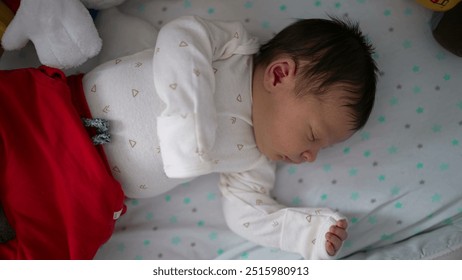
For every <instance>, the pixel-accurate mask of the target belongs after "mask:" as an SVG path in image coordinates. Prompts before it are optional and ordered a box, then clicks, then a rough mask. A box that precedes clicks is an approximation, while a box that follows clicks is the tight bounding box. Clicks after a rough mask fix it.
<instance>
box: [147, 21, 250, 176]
mask: <svg viewBox="0 0 462 280" xmlns="http://www.w3.org/2000/svg"><path fill="white" fill-rule="evenodd" d="M257 50H258V43H257V40H256V39H255V38H254V37H251V36H250V35H249V34H248V33H247V32H246V31H245V29H244V27H243V25H242V24H240V23H239V22H224V21H223V22H222V21H207V20H204V19H201V18H199V17H196V16H186V17H181V18H179V19H176V20H174V21H171V22H170V23H168V24H166V25H165V26H164V27H163V28H162V29H161V30H160V32H159V35H158V38H157V43H156V48H155V51H154V56H153V75H154V85H155V89H156V91H157V94H158V95H159V97H160V98H161V99H162V101H163V102H164V103H165V105H166V108H165V110H164V111H163V112H162V114H161V115H160V116H159V117H158V119H157V133H158V136H159V142H160V149H161V154H162V160H163V163H164V170H165V172H166V174H167V176H169V177H171V178H185V177H192V176H198V175H203V174H206V173H209V172H211V171H212V165H213V164H212V163H211V160H210V158H209V156H208V153H209V152H210V150H211V149H212V147H213V145H214V143H215V136H216V130H217V122H218V120H217V112H216V107H215V102H214V94H215V70H214V68H213V66H212V62H213V61H216V60H221V59H226V58H229V57H230V56H232V55H235V54H243V55H246V54H252V53H255V52H256V51H257Z"/></svg>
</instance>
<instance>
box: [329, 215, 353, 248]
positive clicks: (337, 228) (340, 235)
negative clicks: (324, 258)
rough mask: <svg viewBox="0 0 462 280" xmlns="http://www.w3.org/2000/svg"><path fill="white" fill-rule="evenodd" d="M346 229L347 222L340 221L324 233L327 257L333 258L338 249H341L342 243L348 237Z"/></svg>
mask: <svg viewBox="0 0 462 280" xmlns="http://www.w3.org/2000/svg"><path fill="white" fill-rule="evenodd" d="M347 227H348V223H347V221H346V220H340V221H338V222H337V223H336V224H335V225H333V226H331V227H330V228H329V231H328V232H327V233H326V239H327V240H326V251H327V254H329V256H334V255H335V254H336V253H337V251H338V250H339V249H340V247H342V243H343V241H345V239H346V238H347V236H348V235H347V232H346V228H347Z"/></svg>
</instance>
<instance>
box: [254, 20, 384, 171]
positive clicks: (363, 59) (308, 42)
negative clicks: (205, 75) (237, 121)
mask: <svg viewBox="0 0 462 280" xmlns="http://www.w3.org/2000/svg"><path fill="white" fill-rule="evenodd" d="M372 52H373V48H372V46H371V44H369V43H368V42H367V40H366V38H365V37H364V35H363V34H362V33H361V31H360V29H359V26H358V24H357V23H352V22H350V21H348V20H344V21H342V20H340V19H336V18H331V19H330V20H327V19H305V20H299V21H297V22H295V23H293V24H292V25H290V26H288V27H286V28H285V29H283V30H282V31H281V32H279V33H278V34H277V35H276V36H275V37H274V38H273V39H271V40H270V41H269V42H268V43H266V44H264V45H262V47H261V48H260V52H259V53H258V54H257V55H256V56H255V60H254V63H255V74H254V79H255V77H256V78H257V80H258V79H260V80H259V81H260V84H261V85H262V86H261V87H259V86H258V85H254V94H253V95H254V100H255V101H257V102H259V103H262V104H264V105H259V104H255V106H254V107H255V108H254V109H253V115H254V128H255V136H256V141H257V145H258V147H259V149H260V150H261V151H262V152H263V153H264V154H265V155H267V156H268V157H269V158H271V159H273V160H278V159H282V160H286V161H288V162H295V163H299V162H303V161H314V159H315V158H316V155H317V152H318V151H319V150H320V149H322V148H325V147H327V146H331V145H333V144H336V143H338V142H341V141H343V140H346V139H348V138H349V137H350V136H351V135H352V134H353V133H354V132H355V131H357V130H359V129H360V128H362V127H363V126H364V125H365V123H366V122H367V120H368V118H369V115H370V113H371V111H372V107H373V103H374V99H375V90H376V82H377V66H376V64H375V62H374V59H373V58H372ZM257 80H254V83H255V81H257ZM265 92H266V93H269V95H266V96H265ZM278 94H279V95H278ZM276 97H284V98H285V99H284V98H283V99H275V98H276ZM260 101H261V102H260ZM289 101H290V102H289ZM286 102H287V103H286ZM284 106H286V107H287V108H284ZM263 107H264V108H263ZM298 107H299V108H298ZM297 110H299V111H297ZM292 115H294V116H292ZM295 115H296V116H295ZM280 119H283V120H284V119H285V121H283V120H280ZM305 119H306V120H305ZM295 123H297V124H295ZM297 126H299V127H297ZM284 127H286V128H287V127H290V129H288V130H287V131H285V130H286V129H285V128H284ZM303 129H305V130H307V131H305V132H303ZM296 130H299V131H298V132H296V133H292V132H294V131H296ZM265 131H266V132H265ZM315 132H316V133H317V134H319V135H314V134H316V133H315ZM303 133H305V134H308V136H306V138H308V140H309V141H308V143H302V140H300V139H299V140H298V141H295V142H294V143H289V142H292V139H293V138H300V137H302V135H300V134H303ZM292 134H294V135H292ZM314 136H315V137H314ZM284 138H285V140H284ZM282 142H284V143H282ZM290 146H297V147H296V148H292V147H290Z"/></svg>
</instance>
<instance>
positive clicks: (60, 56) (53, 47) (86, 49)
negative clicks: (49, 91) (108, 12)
mask: <svg viewBox="0 0 462 280" xmlns="http://www.w3.org/2000/svg"><path fill="white" fill-rule="evenodd" d="M124 1H125V0H21V1H20V5H19V8H18V10H17V12H16V15H15V16H14V18H13V20H12V21H11V22H10V23H9V25H8V26H7V28H6V30H5V32H4V34H3V37H2V45H3V48H4V49H5V50H17V49H21V48H23V47H24V46H25V45H26V44H27V43H28V41H29V40H30V41H32V42H33V44H34V46H35V49H36V51H37V55H38V58H39V60H40V62H41V63H42V64H44V65H48V66H52V67H55V68H60V69H68V68H73V67H76V66H79V65H81V64H82V63H84V62H85V61H87V60H88V59H89V58H91V57H94V56H96V55H97V54H98V53H99V52H100V50H101V46H102V40H101V38H100V36H99V34H98V31H97V29H96V27H95V24H94V22H93V19H92V17H91V15H90V12H89V11H88V8H91V9H106V8H109V7H113V6H117V5H119V4H121V3H122V2H124Z"/></svg>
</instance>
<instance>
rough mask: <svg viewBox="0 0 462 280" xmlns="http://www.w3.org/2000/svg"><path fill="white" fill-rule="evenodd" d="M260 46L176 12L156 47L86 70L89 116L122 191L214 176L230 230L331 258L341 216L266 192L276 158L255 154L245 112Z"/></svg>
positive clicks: (148, 191)
mask: <svg viewBox="0 0 462 280" xmlns="http://www.w3.org/2000/svg"><path fill="white" fill-rule="evenodd" d="M258 47H259V45H258V43H257V40H256V39H255V38H254V37H251V36H250V35H249V34H248V33H247V32H246V30H245V29H244V27H243V26H242V25H241V24H240V23H238V22H222V21H207V20H204V19H201V18H199V17H194V16H188V17H182V18H179V19H177V20H174V21H172V22H170V23H168V24H166V25H165V26H164V27H163V28H162V29H161V30H160V32H159V35H158V38H157V44H156V47H155V48H154V49H152V50H146V51H143V52H140V53H137V54H134V55H132V56H128V57H123V58H120V59H116V60H114V61H109V62H107V63H105V64H103V65H101V66H99V67H97V68H95V69H94V70H92V71H91V72H89V73H87V74H86V75H85V77H84V79H83V85H84V90H85V95H86V98H87V102H88V104H89V107H90V110H91V112H92V115H93V117H95V118H96V117H100V118H104V119H107V120H109V121H110V123H111V131H110V132H111V137H112V140H111V143H109V144H106V145H104V149H105V152H106V155H107V158H108V161H109V165H110V167H111V169H112V173H113V175H114V177H115V178H116V179H117V180H119V182H120V183H121V184H122V187H123V189H124V191H125V194H126V195H127V196H128V197H135V198H144V197H152V196H156V195H159V194H161V193H164V192H166V191H168V190H170V189H171V188H173V187H174V186H176V185H178V184H180V183H182V182H186V181H189V180H191V179H192V178H194V177H197V176H200V175H204V174H209V173H212V172H219V173H220V174H221V175H220V182H219V188H220V191H221V192H222V194H223V209H224V214H225V217H226V221H227V223H228V225H229V226H230V228H231V229H232V230H234V231H235V232H236V233H238V234H240V235H242V236H243V237H245V238H247V239H249V240H251V241H254V242H256V243H258V244H261V245H264V246H269V247H276V248H280V249H282V250H286V251H290V252H296V253H299V254H301V255H302V256H303V257H304V258H307V259H329V258H331V257H330V256H329V255H328V254H327V252H326V250H325V242H326V239H325V237H324V235H325V233H326V232H327V231H328V230H329V227H330V226H331V225H333V224H335V222H336V221H337V220H339V219H342V218H343V217H342V216H341V215H339V214H338V213H335V212H333V211H331V210H330V209H326V208H319V209H313V208H287V207H285V206H283V205H280V204H278V203H277V202H276V201H274V200H273V199H272V198H271V196H270V191H271V189H272V188H273V186H274V182H275V164H274V163H273V162H271V161H269V160H268V159H267V158H266V157H265V156H264V155H263V154H261V153H260V152H259V150H258V148H257V146H256V143H255V139H254V135H253V127H252V116H251V113H252V91H251V89H252V55H253V54H255V53H256V52H257V51H258Z"/></svg>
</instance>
